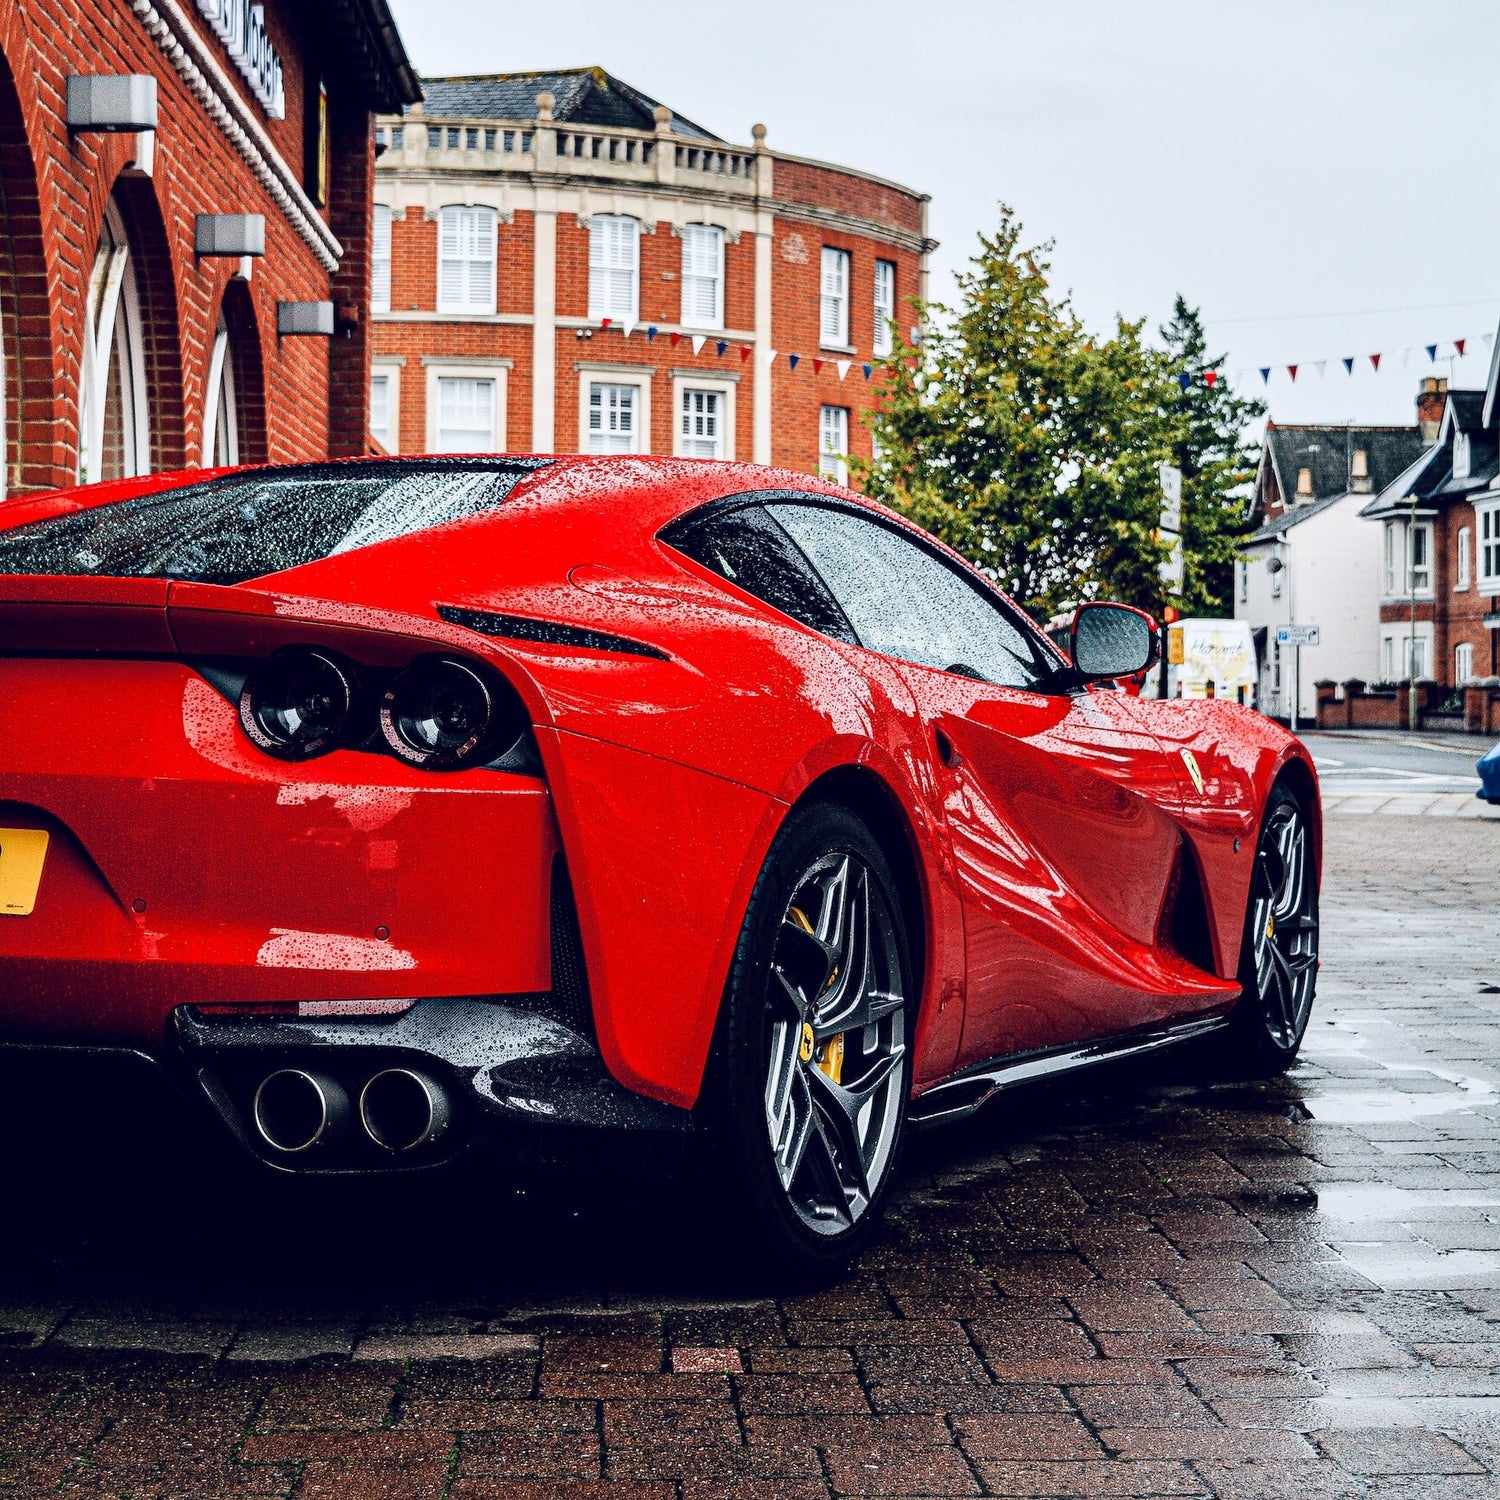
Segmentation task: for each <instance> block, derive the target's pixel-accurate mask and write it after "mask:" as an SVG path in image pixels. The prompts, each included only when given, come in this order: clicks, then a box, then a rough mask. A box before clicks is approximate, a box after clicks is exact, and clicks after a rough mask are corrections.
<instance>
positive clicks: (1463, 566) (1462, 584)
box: [1453, 526, 1474, 593]
mask: <svg viewBox="0 0 1500 1500" xmlns="http://www.w3.org/2000/svg"><path fill="white" fill-rule="evenodd" d="M1473 546H1474V534H1473V532H1471V531H1470V530H1469V528H1468V527H1467V526H1460V527H1459V528H1458V556H1457V559H1456V563H1457V566H1455V568H1454V569H1453V591H1454V593H1461V592H1462V591H1463V590H1464V589H1466V588H1468V586H1469V554H1470V552H1471V551H1472V549H1473Z"/></svg>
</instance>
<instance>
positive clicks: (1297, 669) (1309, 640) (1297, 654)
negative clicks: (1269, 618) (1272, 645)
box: [1276, 625, 1323, 734]
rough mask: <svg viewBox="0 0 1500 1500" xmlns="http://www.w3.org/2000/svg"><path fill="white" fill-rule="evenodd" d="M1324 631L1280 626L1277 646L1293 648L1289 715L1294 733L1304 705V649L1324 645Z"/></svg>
mask: <svg viewBox="0 0 1500 1500" xmlns="http://www.w3.org/2000/svg"><path fill="white" fill-rule="evenodd" d="M1322 635H1323V633H1322V631H1321V630H1320V629H1319V627H1318V626H1316V625H1278V626H1277V627H1276V644H1277V646H1278V647H1281V646H1290V647H1291V648H1292V711H1291V713H1290V714H1288V715H1287V717H1288V719H1289V720H1290V722H1291V727H1292V733H1293V734H1296V732H1297V710H1298V709H1299V708H1300V706H1301V704H1302V648H1303V647H1304V646H1317V645H1321V644H1322Z"/></svg>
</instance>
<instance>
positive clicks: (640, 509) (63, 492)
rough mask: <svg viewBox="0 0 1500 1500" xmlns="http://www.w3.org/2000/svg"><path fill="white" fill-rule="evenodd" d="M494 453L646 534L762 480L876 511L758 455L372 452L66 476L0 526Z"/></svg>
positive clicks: (528, 491)
mask: <svg viewBox="0 0 1500 1500" xmlns="http://www.w3.org/2000/svg"><path fill="white" fill-rule="evenodd" d="M486 463H492V464H493V465H494V466H495V467H496V468H505V467H508V466H511V465H513V466H514V467H516V468H522V469H526V470H529V471H530V472H527V473H524V474H523V475H522V477H521V479H520V480H519V482H518V483H517V485H516V487H515V489H514V490H513V491H512V492H511V495H510V497H509V502H520V501H525V502H528V503H529V504H542V505H554V504H556V505H568V506H578V505H584V506H593V507H596V508H607V509H609V510H612V511H616V512H618V513H619V514H620V515H621V516H622V517H623V516H628V517H629V518H630V519H631V520H632V521H633V523H634V524H635V526H636V527H637V528H639V529H640V530H642V531H647V532H650V533H652V534H654V533H655V532H657V531H659V530H660V529H661V528H662V527H663V526H665V525H666V524H667V523H668V522H669V521H671V520H673V519H675V518H676V517H677V516H679V515H683V514H684V513H686V512H687V511H690V510H694V509H696V508H697V507H698V506H700V505H705V504H707V503H709V502H710V501H713V500H718V499H723V498H725V497H727V496H731V495H736V494H744V493H754V492H756V491H762V490H778V491H787V490H795V491H797V492H799V493H802V494H809V495H825V496H830V497H836V498H838V499H841V500H844V501H852V502H853V503H855V504H858V505H861V506H863V507H866V508H868V509H870V510H873V511H878V512H881V513H884V507H882V506H878V505H875V504H874V503H873V502H872V501H870V500H868V499H867V498H866V497H865V496H862V495H858V494H856V493H855V492H854V491H852V490H849V489H845V488H843V487H841V486H839V485H835V484H831V483H830V482H829V481H828V480H826V479H822V478H820V477H817V476H815V475H810V474H804V473H799V472H798V471H796V470H791V469H779V468H772V467H769V466H767V465H763V464H749V463H736V462H733V461H723V460H714V459H692V458H667V457H659V456H655V455H613V456H608V457H600V456H593V455H575V454H484V455H481V454H422V455H408V454H391V455H389V456H380V457H373V456H372V457H364V458H349V459H332V460H330V459H313V460H308V461H306V462H301V463H292V464H256V465H241V466H239V467H237V468H219V469H179V470H175V471H172V472H169V473H163V474H146V475H140V476H136V477H133V478H129V479H113V480H105V481H103V482H100V483H97V484H86V485H71V486H68V487H67V488H64V489H56V490H46V491H42V492H40V493H37V494H30V495H23V496H17V497H14V498H12V499H10V500H7V501H4V502H0V530H8V529H10V528H11V527H13V526H20V525H24V524H26V523H28V522H31V521H40V520H45V519H47V518H48V517H50V516H54V515H63V514H67V513H71V512H76V511H80V510H90V509H93V508H95V507H97V506H103V505H113V504H117V503H119V502H121V501H126V500H134V499H137V498H139V497H141V496H146V495H152V494H166V493H169V492H171V491H173V490H179V489H186V488H188V487H189V486H192V485H198V484H206V483H210V482H211V481H213V480H217V479H225V478H230V477H232V476H235V475H245V474H252V473H264V474H266V475H267V476H272V475H281V474H295V473H298V472H307V471H317V472H319V473H327V472H328V470H329V469H330V468H342V467H344V466H345V465H347V466H348V468H349V470H350V471H351V473H353V472H357V471H358V470H361V469H365V468H374V467H376V466H380V465H387V464H389V465H392V466H401V467H406V468H412V467H421V468H431V469H432V470H434V471H435V472H442V471H443V470H444V469H445V468H449V467H452V468H459V467H470V466H481V465H483V464H486ZM509 502H508V503H507V505H504V506H500V507H498V508H497V509H496V510H495V511H493V512H491V513H490V514H489V517H488V518H487V519H491V520H495V521H499V520H503V518H504V516H505V514H506V512H507V510H508V509H509Z"/></svg>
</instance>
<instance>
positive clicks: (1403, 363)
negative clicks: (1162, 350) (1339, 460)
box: [1177, 333, 1495, 390]
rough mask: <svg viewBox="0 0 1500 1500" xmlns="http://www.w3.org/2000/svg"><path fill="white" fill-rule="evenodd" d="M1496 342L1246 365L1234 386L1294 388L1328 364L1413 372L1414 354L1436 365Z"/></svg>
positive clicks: (1200, 378) (1189, 380) (1210, 373)
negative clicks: (1254, 380)
mask: <svg viewBox="0 0 1500 1500" xmlns="http://www.w3.org/2000/svg"><path fill="white" fill-rule="evenodd" d="M1494 342H1495V335H1494V334H1493V333H1486V334H1484V335H1483V336H1482V337H1481V338H1478V339H1473V338H1461V339H1442V340H1439V341H1438V342H1437V343H1433V344H1422V345H1420V346H1419V345H1416V344H1411V345H1408V346H1407V347H1405V348H1402V349H1384V350H1381V351H1379V352H1378V353H1375V354H1345V355H1341V356H1340V357H1339V358H1338V359H1337V360H1332V359H1311V360H1298V361H1297V363H1296V364H1285V365H1243V366H1241V367H1240V368H1239V369H1237V370H1236V371H1235V374H1234V383H1235V384H1236V385H1243V384H1244V383H1245V381H1246V380H1247V379H1249V378H1250V376H1252V375H1259V376H1260V383H1261V384H1262V385H1263V386H1265V385H1270V383H1271V380H1272V377H1277V378H1279V377H1280V376H1282V375H1285V376H1286V378H1287V379H1288V380H1289V381H1290V382H1291V383H1292V384H1293V385H1295V384H1296V383H1297V376H1298V374H1299V373H1301V372H1304V371H1306V370H1309V369H1311V370H1314V371H1316V372H1317V376H1318V379H1319V380H1323V379H1326V378H1327V374H1328V367H1329V365H1336V366H1337V365H1342V366H1343V370H1344V374H1345V376H1352V375H1354V373H1355V372H1356V371H1358V370H1364V369H1369V371H1370V372H1371V373H1372V374H1375V375H1378V374H1379V373H1380V371H1381V369H1382V367H1383V368H1385V369H1386V370H1388V371H1389V370H1391V369H1394V368H1396V367H1397V365H1398V364H1399V366H1400V368H1401V369H1402V370H1408V369H1410V367H1411V362H1412V358H1413V356H1415V355H1419V354H1420V355H1422V356H1424V359H1423V363H1425V364H1428V365H1435V364H1436V363H1437V362H1438V360H1440V359H1462V358H1464V355H1465V353H1466V352H1469V351H1470V349H1471V346H1473V345H1476V344H1478V345H1482V346H1483V348H1484V349H1485V351H1486V352H1488V351H1489V349H1490V347H1491V346H1492V345H1493V344H1494ZM1334 373H1335V374H1337V373H1338V371H1337V369H1335V371H1334ZM1221 379H1223V376H1222V375H1221V374H1220V372H1219V371H1217V370H1204V371H1203V372H1201V373H1200V374H1199V375H1196V376H1193V375H1187V374H1183V375H1179V376H1178V377H1177V380H1178V384H1179V385H1181V387H1182V388H1183V390H1187V388H1188V387H1189V386H1190V385H1195V384H1199V383H1202V384H1203V385H1205V386H1207V387H1209V388H1210V389H1212V388H1213V386H1214V384H1215V382H1217V381H1219V380H1221Z"/></svg>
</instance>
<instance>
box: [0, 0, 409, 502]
mask: <svg viewBox="0 0 1500 1500" xmlns="http://www.w3.org/2000/svg"><path fill="white" fill-rule="evenodd" d="M418 98H420V89H419V88H418V85H417V82H416V78H415V76H414V74H413V73H412V71H411V68H410V65H409V64H408V62H407V60H406V57H405V54H404V52H403V50H402V47H401V43H400V40H399V38H398V37H397V35H396V31H395V28H394V26H393V25H392V23H391V19H390V15H389V12H388V11H387V9H386V4H385V0H266V3H265V5H264V6H261V5H259V4H255V5H252V4H249V3H247V0H7V3H5V4H4V5H0V249H3V252H4V253H3V256H0V393H3V400H0V441H3V454H4V460H3V467H0V493H9V494H17V493H21V492H24V491H28V490H35V489H41V488H48V487H53V486H58V485H66V484H71V483H74V482H77V481H78V480H80V479H84V480H87V479H104V478H111V477H116V476H120V475H129V474H137V473H147V472H152V471H156V470H164V469H176V468H182V467H188V466H193V465H199V464H211V463H214V462H226V461H231V462H232V461H242V462H245V461H255V460H263V459H271V460H281V459H295V458H313V457H319V456H324V455H329V454H334V455H338V454H352V453H358V452H361V451H363V450H364V448H365V446H366V416H367V411H366V400H367V392H368V381H369V347H368V345H369V336H368V319H367V317H366V315H365V311H364V310H365V308H366V307H367V305H368V302H369V285H370V213H371V196H372V191H373V171H374V165H373V163H374V142H373V131H372V116H373V114H374V113H375V112H378V111H389V110H392V109H398V108H400V107H401V106H402V105H404V104H409V103H412V102H414V101H416V100H417V99H418ZM309 335H310V336H309Z"/></svg>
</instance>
